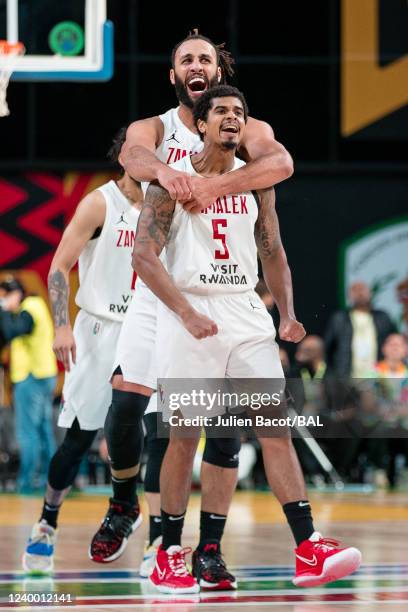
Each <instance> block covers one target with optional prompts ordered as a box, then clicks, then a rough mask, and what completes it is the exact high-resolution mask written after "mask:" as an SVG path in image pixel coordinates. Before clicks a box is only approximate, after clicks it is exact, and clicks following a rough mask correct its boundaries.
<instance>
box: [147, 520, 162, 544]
mask: <svg viewBox="0 0 408 612" xmlns="http://www.w3.org/2000/svg"><path fill="white" fill-rule="evenodd" d="M161 534H162V519H161V516H153V515H152V514H151V515H150V516H149V546H151V545H152V544H153V542H154V541H155V540H156V538H159V537H160V536H161Z"/></svg>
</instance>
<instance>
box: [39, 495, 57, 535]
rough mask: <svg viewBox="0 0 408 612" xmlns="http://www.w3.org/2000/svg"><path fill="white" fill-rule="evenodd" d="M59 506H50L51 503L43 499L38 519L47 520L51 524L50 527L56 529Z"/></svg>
mask: <svg viewBox="0 0 408 612" xmlns="http://www.w3.org/2000/svg"><path fill="white" fill-rule="evenodd" d="M60 508H61V506H52V505H51V504H49V503H47V502H46V500H45V499H44V504H43V507H42V512H41V517H40V521H42V520H44V521H47V523H48V525H51V527H54V529H56V528H57V522H58V513H59V510H60Z"/></svg>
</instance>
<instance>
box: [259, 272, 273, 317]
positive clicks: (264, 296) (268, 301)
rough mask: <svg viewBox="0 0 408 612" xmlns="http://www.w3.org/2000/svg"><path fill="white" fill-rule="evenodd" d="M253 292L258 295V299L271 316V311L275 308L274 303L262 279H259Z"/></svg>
mask: <svg viewBox="0 0 408 612" xmlns="http://www.w3.org/2000/svg"><path fill="white" fill-rule="evenodd" d="M255 291H256V292H257V294H258V295H259V297H260V298H261V300H262V301H263V303H264V304H265V306H266V309H267V311H268V312H269V314H270V315H271V316H272V311H273V308H274V306H275V302H274V299H273V297H272V294H271V292H270V291H269V289H268V287H267V286H266V283H265V281H264V280H263V278H260V279H259V281H258V283H257V285H256V287H255Z"/></svg>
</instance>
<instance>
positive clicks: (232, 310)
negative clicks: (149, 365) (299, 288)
mask: <svg viewBox="0 0 408 612" xmlns="http://www.w3.org/2000/svg"><path fill="white" fill-rule="evenodd" d="M184 295H185V297H186V298H187V299H188V301H189V302H190V303H191V304H192V305H193V306H194V308H195V309H196V310H198V312H200V313H202V314H204V315H206V316H207V317H209V318H210V319H212V320H213V321H214V322H215V323H216V324H217V326H218V334H216V335H215V336H211V337H210V338H204V339H203V340H196V338H194V337H193V336H192V335H191V334H190V333H189V332H188V331H187V330H186V328H185V327H184V326H183V325H182V323H181V321H180V319H179V317H178V316H177V315H176V314H174V312H172V311H171V310H169V309H168V308H167V307H166V306H165V305H164V304H163V303H159V306H158V310H157V337H156V357H157V373H158V378H199V379H203V378H205V379H211V378H225V377H227V378H271V379H277V378H279V379H282V378H284V374H283V370H282V365H281V361H280V358H279V348H278V345H277V344H276V342H275V336H276V332H275V327H274V324H273V321H272V317H271V316H270V314H269V313H268V311H267V310H266V307H265V305H264V303H263V302H262V300H261V298H260V297H259V296H258V295H257V293H255V291H247V292H245V293H238V294H229V295H221V296H201V295H194V294H189V293H185V294H184Z"/></svg>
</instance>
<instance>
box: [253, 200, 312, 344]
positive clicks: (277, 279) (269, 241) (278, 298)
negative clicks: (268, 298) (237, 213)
mask: <svg viewBox="0 0 408 612" xmlns="http://www.w3.org/2000/svg"><path fill="white" fill-rule="evenodd" d="M258 198H259V212H258V220H257V222H256V225H255V238H256V243H257V246H258V254H259V258H260V260H261V263H262V271H263V275H264V279H265V282H266V284H267V286H268V289H269V291H270V292H271V294H272V296H273V298H274V300H275V302H276V305H277V307H278V309H279V315H280V325H279V336H280V338H281V340H288V341H290V342H300V340H302V338H303V337H304V336H305V330H304V328H303V325H302V324H301V323H299V322H298V321H296V316H295V312H294V308H293V289H292V276H291V273H290V268H289V265H288V260H287V258H286V253H285V249H284V248H283V245H282V241H281V237H280V232H279V221H278V215H277V214H276V210H275V190H274V189H273V188H270V189H264V190H262V191H258Z"/></svg>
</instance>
